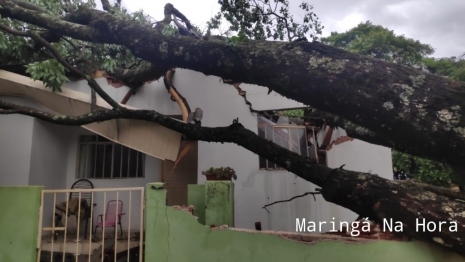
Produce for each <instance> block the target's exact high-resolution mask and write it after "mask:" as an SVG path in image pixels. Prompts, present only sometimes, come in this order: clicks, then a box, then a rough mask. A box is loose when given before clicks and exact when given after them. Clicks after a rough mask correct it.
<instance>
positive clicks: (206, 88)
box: [65, 69, 392, 231]
mask: <svg viewBox="0 0 465 262" xmlns="http://www.w3.org/2000/svg"><path fill="white" fill-rule="evenodd" d="M98 82H99V83H100V84H101V85H102V88H103V89H104V90H105V91H107V92H108V93H109V94H110V95H111V96H112V97H113V98H115V100H117V101H121V100H122V98H123V97H124V95H125V94H126V92H127V91H128V88H127V87H121V88H114V87H111V86H108V85H107V84H106V81H105V80H104V79H98ZM173 82H174V85H175V86H176V88H177V89H178V91H179V92H180V93H181V94H182V95H183V96H184V97H185V98H186V99H187V101H188V103H189V105H190V107H191V109H192V110H194V109H195V108H196V107H200V108H202V109H203V112H204V114H203V120H202V126H212V127H214V126H227V125H230V124H231V123H232V121H233V120H234V119H236V118H239V122H240V123H241V124H243V125H244V126H245V127H246V128H248V129H250V130H252V131H254V132H257V116H256V115H252V114H251V113H250V111H249V109H248V106H247V105H246V104H245V102H244V99H243V98H242V97H241V96H239V94H238V92H237V90H236V89H235V88H234V87H233V86H231V85H226V84H223V83H222V82H221V80H220V79H219V78H218V77H214V76H205V75H203V74H201V73H197V72H193V71H190V70H182V69H178V70H177V71H176V74H175V76H174V80H173ZM65 87H67V88H71V89H74V90H78V91H81V92H85V93H88V94H90V89H89V87H88V86H87V83H85V82H83V81H81V82H74V83H68V84H67V85H66V86H65ZM241 88H242V89H243V90H245V91H247V98H248V99H249V101H251V102H252V106H253V108H255V109H257V110H267V109H283V108H296V107H301V106H302V104H300V103H297V102H296V101H293V100H289V99H287V98H284V97H282V96H280V95H278V94H276V93H274V92H272V93H271V94H270V95H267V92H268V89H267V88H264V87H259V86H252V85H245V84H242V85H241ZM127 104H128V105H129V106H133V107H137V108H141V109H153V110H157V111H158V112H160V113H163V114H167V115H179V114H180V110H179V107H178V105H177V104H176V103H175V102H173V101H171V100H170V96H169V94H168V93H167V90H166V88H165V87H164V85H163V81H162V79H160V80H159V81H155V82H152V83H151V84H147V85H145V86H143V87H142V88H141V89H140V90H139V91H138V92H137V94H136V95H135V96H134V97H132V98H131V99H130V100H129V102H128V103H127ZM81 132H84V130H79V133H81ZM338 132H339V131H338ZM338 132H335V134H333V138H334V137H336V136H337V135H340V134H339V133H338ZM78 135H79V134H78V133H75V134H72V133H70V134H69V138H68V139H69V141H70V142H69V143H70V144H69V147H68V160H67V162H68V165H67V166H68V170H67V179H66V186H67V187H70V186H71V184H72V183H73V182H74V181H75V166H76V153H77V138H78ZM348 143H353V144H351V145H352V146H351V147H350V149H347V150H348V151H344V152H342V151H341V150H343V149H344V148H345V147H342V146H343V145H344V144H341V145H338V146H335V147H334V148H333V149H332V150H331V151H332V152H331V153H330V155H334V157H332V156H330V157H329V161H330V165H331V166H334V165H335V166H337V167H339V166H340V165H339V162H337V161H342V162H348V161H351V163H352V162H353V163H352V164H350V165H349V164H348V163H345V164H346V167H347V168H349V167H350V168H354V170H358V171H368V170H367V169H370V168H371V169H372V171H373V172H374V171H375V170H376V171H379V172H380V173H382V174H386V176H388V177H389V178H392V170H391V169H392V168H391V156H390V152H389V153H387V152H388V151H390V150H388V151H386V150H385V151H382V152H384V153H383V154H380V155H379V158H376V160H377V161H378V165H379V167H380V169H374V168H372V166H371V164H372V163H373V162H374V160H373V158H368V159H370V161H363V160H361V159H363V158H364V157H368V156H370V157H374V154H373V152H372V151H370V150H371V149H369V150H368V149H367V148H369V147H367V146H366V145H363V144H362V145H360V144H358V142H355V141H353V142H348ZM370 146H371V147H375V148H376V146H372V145H370ZM337 147H340V149H336V148H337ZM359 147H362V148H359ZM375 151H376V150H375ZM354 152H358V153H354ZM360 152H366V155H360V156H359V157H352V158H345V157H346V155H347V156H349V157H351V156H352V155H354V154H361V153H360ZM198 159H199V160H198V161H199V164H198V170H197V171H198V174H200V172H201V171H203V170H206V169H208V168H210V167H212V166H214V167H220V166H230V167H232V168H234V169H235V170H236V172H237V174H238V179H237V181H235V184H236V186H235V227H241V228H253V227H254V223H255V222H258V221H260V222H261V223H262V227H263V229H274V230H286V231H294V230H295V221H296V218H306V219H307V221H308V220H311V221H322V220H323V221H328V222H329V221H331V219H332V217H333V216H334V217H335V218H336V219H340V220H343V221H345V220H347V221H352V220H353V219H355V217H354V214H353V213H351V212H350V211H348V210H346V209H344V208H342V207H339V206H336V205H333V204H330V203H328V202H326V201H324V199H323V198H322V197H321V196H316V198H317V201H316V202H315V201H314V200H313V197H312V196H306V197H303V198H299V199H296V200H294V201H292V202H288V203H280V204H277V205H274V206H272V207H269V208H268V210H269V211H270V213H271V214H268V212H267V211H266V210H264V209H262V207H263V205H265V204H267V203H271V202H274V201H278V200H284V199H288V198H291V197H293V196H296V195H299V194H302V193H305V192H308V191H314V190H315V186H314V185H313V184H311V183H309V182H307V181H303V180H302V179H300V178H298V177H296V176H295V175H294V174H291V173H289V172H286V171H261V170H259V160H258V156H257V155H255V154H253V153H251V152H249V151H247V150H245V149H243V148H242V147H239V146H237V145H235V144H217V143H206V142H199V144H198ZM334 159H337V161H336V160H334ZM334 161H336V162H337V163H336V162H334ZM354 161H355V162H354ZM368 162H370V165H368ZM159 164H160V162H159V161H158V160H156V159H153V160H152V161H147V166H146V175H147V177H146V178H144V179H123V180H93V182H94V185H95V187H96V188H102V187H119V186H124V187H128V186H140V185H144V184H145V183H147V182H153V181H159V170H160V169H159ZM388 174H389V175H388ZM383 176H384V175H383ZM204 181H205V178H204V176H202V175H199V176H198V182H199V183H200V184H201V183H203V182H204ZM96 199H97V201H99V203H100V202H101V201H100V199H98V197H96ZM101 207H102V205H101V204H99V208H101ZM326 230H328V228H326ZM324 231H325V230H324Z"/></svg>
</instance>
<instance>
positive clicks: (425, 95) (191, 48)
mask: <svg viewBox="0 0 465 262" xmlns="http://www.w3.org/2000/svg"><path fill="white" fill-rule="evenodd" d="M0 4H1V5H2V6H3V7H4V8H3V9H1V10H0V14H2V16H4V17H10V18H13V19H19V20H21V21H24V22H28V23H32V24H34V25H37V26H42V27H44V28H47V29H50V30H53V31H54V33H59V34H62V35H67V36H70V37H73V38H76V39H81V40H84V41H91V42H95V43H108V44H118V45H124V46H126V47H127V48H129V49H130V50H131V51H132V52H133V54H134V55H135V56H138V57H140V58H142V59H144V60H146V61H149V62H151V63H153V64H157V65H163V66H170V67H174V66H175V67H182V68H187V69H192V70H196V71H199V72H202V73H204V74H207V75H215V76H219V77H222V78H224V79H234V81H237V82H243V83H250V84H256V85H260V86H265V87H268V88H270V89H271V90H273V91H275V92H277V93H279V94H281V95H283V96H285V97H288V98H291V99H294V100H296V101H298V102H302V103H304V104H305V105H310V106H312V107H314V108H316V109H318V110H321V111H324V112H329V113H331V114H334V115H339V116H341V117H342V118H344V119H347V120H348V121H351V122H352V123H354V124H357V125H359V126H363V127H365V129H360V130H358V131H357V132H355V133H354V134H351V136H352V137H354V138H359V137H363V136H364V135H366V133H365V132H366V130H370V131H372V132H375V133H376V134H377V135H379V136H380V137H383V138H384V141H381V142H382V143H381V142H380V143H378V144H379V145H383V146H386V147H391V148H394V149H396V150H398V151H401V152H405V153H408V154H411V155H415V156H419V157H422V158H427V159H432V160H436V161H440V162H445V163H448V164H450V165H452V166H454V165H457V166H462V167H463V166H465V162H464V161H463V159H464V158H465V136H463V135H462V133H465V131H464V130H465V126H464V125H463V123H464V121H463V120H461V119H457V118H456V117H458V116H460V115H465V83H460V82H456V81H453V80H449V79H445V78H443V77H439V76H435V75H430V74H425V73H424V72H421V71H418V70H416V69H411V68H406V67H403V66H400V65H396V64H393V63H389V62H384V61H380V60H377V59H373V58H369V57H363V56H360V55H356V54H351V53H349V52H346V51H344V50H340V49H337V48H333V47H330V46H326V45H323V44H320V43H318V42H293V43H283V42H271V41H264V42H261V41H248V42H245V43H240V44H238V45H237V46H236V47H235V48H234V49H231V48H230V47H228V46H227V45H226V43H225V42H223V41H215V40H214V39H213V38H211V39H212V40H211V41H204V40H197V41H192V39H191V38H185V37H176V38H174V37H168V36H164V35H162V34H159V33H157V32H156V31H155V30H153V29H151V28H145V27H143V26H139V25H137V24H135V23H133V22H131V21H122V20H120V19H118V18H116V17H114V16H111V15H110V14H108V13H106V12H101V11H97V10H89V9H86V8H80V9H79V10H77V11H76V12H75V13H74V14H73V16H74V19H76V20H78V18H79V19H80V21H81V22H82V21H85V23H86V24H87V25H85V26H84V25H82V26H81V25H76V24H71V23H69V22H66V21H63V20H59V19H55V18H53V17H51V16H50V17H48V16H47V15H44V14H42V15H40V16H39V15H37V14H35V13H34V12H33V11H30V10H27V9H24V8H21V7H18V6H16V5H14V4H12V3H11V1H9V0H0ZM97 21H98V23H97ZM109 25H118V26H109ZM181 47H182V49H180V48H181ZM179 50H182V51H181V52H179ZM187 53H188V54H189V56H188V57H189V59H186V56H187V55H186V54H187ZM251 54H252V55H251ZM429 90H435V92H434V93H432V92H430V91H429ZM335 105H337V106H335ZM452 108H454V110H453V109H452ZM438 112H442V113H438ZM450 117H455V118H454V119H452V121H451V120H448V119H449V118H450ZM393 130H396V132H393Z"/></svg>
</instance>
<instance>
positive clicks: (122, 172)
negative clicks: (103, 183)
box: [77, 135, 145, 179]
mask: <svg viewBox="0 0 465 262" xmlns="http://www.w3.org/2000/svg"><path fill="white" fill-rule="evenodd" d="M77 161H78V162H77V178H87V179H94V178H95V179H116V178H141V177H144V169H145V168H144V167H145V165H144V163H145V154H143V153H140V152H138V151H136V150H133V149H130V148H128V147H125V146H122V145H120V144H117V143H114V142H112V141H110V140H108V139H106V138H104V137H101V136H97V135H85V136H81V137H80V138H79V154H78V160H77Z"/></svg>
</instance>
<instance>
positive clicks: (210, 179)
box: [205, 175, 232, 181]
mask: <svg viewBox="0 0 465 262" xmlns="http://www.w3.org/2000/svg"><path fill="white" fill-rule="evenodd" d="M205 176H206V177H207V181H231V179H232V175H229V176H227V177H224V176H223V177H220V178H218V177H217V176H216V175H205Z"/></svg>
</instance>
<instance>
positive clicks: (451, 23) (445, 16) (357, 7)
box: [123, 0, 465, 57]
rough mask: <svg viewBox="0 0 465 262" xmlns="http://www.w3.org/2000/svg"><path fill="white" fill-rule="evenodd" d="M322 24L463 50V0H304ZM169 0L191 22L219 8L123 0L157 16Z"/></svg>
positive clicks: (294, 1) (209, 3)
mask: <svg viewBox="0 0 465 262" xmlns="http://www.w3.org/2000/svg"><path fill="white" fill-rule="evenodd" d="M307 1H308V2H309V3H310V4H311V5H313V7H314V9H313V10H314V12H315V13H316V15H317V16H318V17H319V18H320V22H321V24H322V25H323V26H324V27H325V28H324V30H323V35H324V36H327V35H329V34H330V33H331V32H332V31H336V32H344V31H346V30H349V29H351V28H352V27H355V26H356V25H357V24H359V23H361V22H365V21H367V20H370V21H371V22H372V23H373V24H377V25H381V26H384V27H387V28H389V29H391V30H394V32H395V33H396V34H404V35H405V36H406V37H409V38H413V39H415V40H419V41H420V42H422V43H425V44H430V45H431V46H432V47H433V48H435V50H436V52H435V53H434V54H433V56H435V57H450V56H458V55H460V54H461V53H463V52H465V30H464V29H463V28H462V26H463V25H464V24H465V15H464V13H463V12H464V10H465V1H464V0H313V1H310V0H307ZM167 2H170V3H172V4H173V5H174V6H175V7H176V8H178V9H179V10H181V12H183V13H184V14H185V15H186V16H187V17H188V18H189V19H190V20H191V22H193V23H194V24H197V25H199V26H203V25H205V22H206V21H208V20H209V18H210V17H211V16H212V15H214V14H215V13H216V12H217V11H218V10H219V5H218V4H217V0H196V1H193V0H170V1H166V2H165V1H153V0H123V5H125V6H126V7H127V8H128V9H129V10H131V11H136V10H139V9H144V10H145V11H146V12H147V13H149V14H150V15H152V16H153V17H154V18H155V19H157V20H161V18H162V16H163V6H164V5H165V3H167ZM289 2H290V5H291V12H292V13H293V14H294V15H295V16H296V17H298V16H299V15H300V14H302V13H301V12H299V8H298V5H299V4H300V3H301V0H289Z"/></svg>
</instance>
